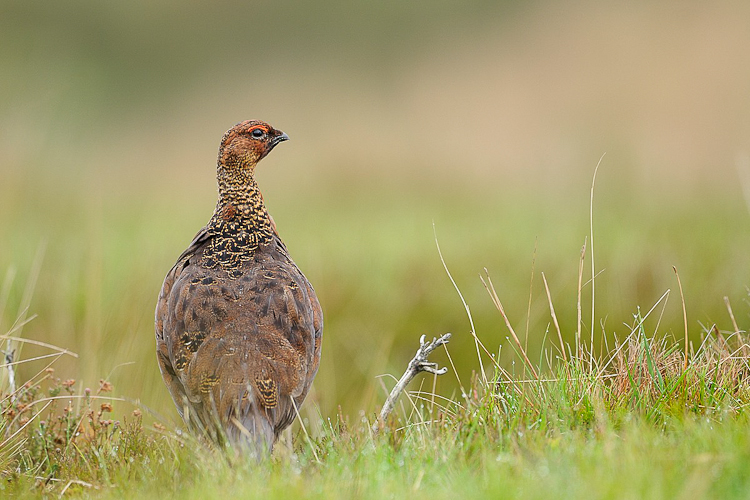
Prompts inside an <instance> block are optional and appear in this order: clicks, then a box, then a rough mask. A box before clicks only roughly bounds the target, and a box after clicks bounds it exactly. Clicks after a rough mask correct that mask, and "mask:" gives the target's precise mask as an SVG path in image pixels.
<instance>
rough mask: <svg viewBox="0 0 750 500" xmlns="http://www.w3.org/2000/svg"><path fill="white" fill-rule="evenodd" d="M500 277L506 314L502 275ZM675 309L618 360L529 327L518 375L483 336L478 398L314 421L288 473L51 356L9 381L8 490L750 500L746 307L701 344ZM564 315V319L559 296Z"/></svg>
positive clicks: (281, 458)
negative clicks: (539, 345)
mask: <svg viewBox="0 0 750 500" xmlns="http://www.w3.org/2000/svg"><path fill="white" fill-rule="evenodd" d="M485 282H486V284H487V288H488V291H489V292H490V296H491V297H492V298H493V302H495V305H496V306H497V307H498V309H499V310H500V311H501V313H502V315H503V317H504V316H505V311H504V309H503V307H502V304H501V303H500V300H499V298H498V296H497V293H496V291H495V289H494V286H493V285H492V282H491V280H490V279H489V276H488V277H487V278H486V281H485ZM584 286H585V284H584ZM668 296H669V292H667V293H665V294H664V295H663V296H662V297H661V298H660V299H659V300H658V301H657V302H656V303H655V304H654V305H653V306H652V307H651V308H650V309H649V310H648V311H647V312H645V313H642V312H641V311H640V310H636V312H635V314H634V315H633V321H632V324H631V325H630V326H629V328H628V331H629V333H628V334H627V336H626V337H625V338H622V339H616V338H614V337H613V336H612V335H605V333H604V332H602V333H601V335H602V340H603V342H602V351H603V352H602V353H600V354H596V353H592V352H591V351H592V349H591V344H590V343H588V342H586V341H581V340H577V341H576V342H575V343H574V344H565V345H564V347H562V346H560V344H559V342H553V341H552V340H550V339H556V338H558V335H557V333H550V332H549V331H548V332H547V334H548V335H546V336H545V338H546V339H547V340H546V343H545V346H546V347H545V348H544V349H543V356H542V357H541V358H540V360H539V361H538V362H536V363H534V362H532V361H531V360H530V359H529V356H528V355H527V353H526V351H525V349H524V346H523V344H522V343H521V342H520V341H519V340H518V337H517V336H516V333H515V332H514V331H513V329H512V327H511V328H510V334H511V335H510V338H511V341H510V343H509V346H511V347H513V348H514V349H515V350H516V354H517V363H513V365H512V366H513V367H515V368H512V369H511V370H509V369H507V368H503V367H502V366H501V365H500V364H499V363H497V362H496V361H495V359H496V358H497V357H498V356H495V355H493V354H491V351H490V348H492V349H495V348H496V346H486V345H484V344H483V343H482V341H481V339H480V338H479V337H477V336H475V337H474V338H475V342H476V348H477V353H478V358H477V366H476V369H475V371H474V374H473V376H472V378H471V379H470V380H460V378H459V375H458V371H457V370H456V369H455V366H452V363H453V361H452V359H451V358H450V357H449V358H448V359H450V363H449V364H450V365H451V366H449V371H448V373H447V374H445V375H443V376H444V377H450V376H455V377H456V378H458V380H457V383H458V386H459V387H460V388H461V390H460V394H458V393H457V394H453V395H450V396H446V395H441V394H437V393H435V389H434V387H435V382H436V380H437V375H432V374H430V375H427V374H425V375H421V376H420V377H421V379H419V380H418V382H417V381H415V382H414V383H413V384H412V390H411V391H410V392H408V393H407V397H403V398H401V400H400V401H399V403H398V405H397V411H396V412H395V414H394V415H393V416H392V417H391V418H390V419H389V421H388V423H387V425H386V428H385V429H384V430H383V432H381V433H379V434H378V435H373V431H372V427H371V425H372V422H373V421H374V418H375V408H368V409H366V410H364V411H363V412H362V413H361V414H360V416H359V418H357V419H351V418H348V417H345V416H343V415H342V414H341V413H339V414H338V415H336V416H334V417H330V418H323V417H319V421H318V422H316V425H315V426H310V425H309V424H310V417H309V416H308V417H307V418H305V419H304V421H303V422H302V423H303V424H305V423H307V424H308V425H302V426H299V427H298V428H297V431H296V432H295V433H294V434H292V433H291V432H289V433H287V434H286V435H285V436H284V438H283V439H282V440H281V442H280V443H279V445H278V446H277V449H276V452H275V455H274V458H273V460H272V461H271V462H270V463H267V464H262V465H261V466H259V465H258V464H256V463H254V462H252V463H249V462H247V461H245V460H243V459H242V457H239V456H237V455H235V454H234V453H233V452H232V450H219V449H215V448H214V447H212V446H211V445H210V444H209V443H206V442H203V441H201V440H198V439H196V438H194V437H192V436H190V435H187V434H185V433H183V432H182V431H181V430H180V429H177V428H168V427H167V426H166V425H165V424H164V423H160V422H159V421H158V420H153V419H149V421H152V423H150V424H145V423H144V413H147V412H148V411H149V410H148V408H146V407H137V406H135V407H134V406H133V405H132V403H129V402H128V401H126V400H125V399H123V398H122V397H115V396H113V394H116V391H115V389H116V388H114V387H113V386H112V384H111V383H109V382H108V381H106V380H101V381H100V383H99V385H98V387H93V388H85V387H81V385H80V384H79V383H77V382H76V381H75V380H66V379H64V378H62V377H59V376H58V374H57V373H56V371H55V369H54V367H53V366H52V365H53V363H54V362H55V360H57V359H58V358H59V357H61V356H65V355H68V354H72V353H69V352H68V351H66V350H64V349H61V348H58V347H55V346H51V345H46V346H45V347H46V348H47V349H49V350H50V351H51V353H52V355H51V356H50V362H49V364H48V366H46V367H45V368H44V369H43V370H41V371H39V372H38V373H36V375H34V376H33V377H31V378H29V379H28V380H26V381H24V382H22V383H21V382H18V383H16V381H14V380H12V377H11V379H10V380H9V379H8V378H6V379H5V386H4V387H3V391H2V397H1V398H0V411H2V419H1V420H0V422H1V423H0V431H1V433H2V442H0V471H1V473H2V482H0V491H3V495H9V496H16V495H17V496H26V495H32V496H33V495H36V496H40V497H44V496H52V495H55V496H65V495H70V496H73V495H84V496H97V497H107V496H112V497H123V496H128V497H133V496H134V495H136V494H143V495H147V496H157V495H159V496H165V495H166V496H170V495H175V496H177V495H179V496H180V497H187V498H221V497H226V496H227V495H231V496H239V495H242V496H245V497H250V498H254V497H260V496H277V497H286V498H289V497H298V498H404V497H406V496H407V495H409V496H412V497H425V498H428V497H429V498H456V497H461V498H476V497H480V496H487V497H497V496H498V495H502V496H503V497H507V498H537V497H538V498H549V496H550V495H554V496H555V497H556V498H568V497H569V498H574V497H578V498H580V497H581V496H584V497H586V498H608V497H617V498H663V497H666V496H670V497H671V496H684V497H686V498H699V497H721V498H731V497H739V496H744V494H745V493H746V491H747V488H748V487H749V486H750V479H749V478H748V474H747V473H746V470H747V467H746V465H747V463H749V462H748V460H750V433H748V432H747V428H748V425H749V424H750V415H749V414H748V412H747V410H746V408H747V405H748V402H750V379H749V378H748V375H750V366H749V365H748V359H750V345H748V342H747V340H748V339H747V336H746V334H745V331H744V330H742V329H740V327H739V325H737V324H736V320H735V317H734V314H733V312H732V310H731V306H730V304H729V302H728V301H727V307H728V311H729V317H730V318H731V325H730V326H729V327H728V328H726V329H720V328H719V327H718V326H717V325H712V326H710V327H706V328H704V329H703V331H702V332H701V342H700V344H698V345H694V344H692V343H688V344H687V346H686V345H685V343H684V341H683V340H682V339H680V340H679V341H678V340H676V339H674V338H672V337H671V336H669V335H663V334H660V333H659V326H660V322H661V316H660V312H661V311H663V309H664V307H665V303H666V300H667V298H668ZM548 304H549V306H550V310H551V311H554V306H553V304H552V299H551V297H548ZM743 307H744V306H743ZM467 310H468V308H467ZM553 314H554V313H553ZM551 317H554V316H551ZM509 324H510V323H509ZM551 324H552V325H556V324H557V323H556V321H551ZM554 328H555V327H554V326H553V331H554ZM11 333H12V332H11ZM7 337H8V336H7V335H6V336H4V338H7ZM559 338H562V336H560V337H559ZM580 338H581V334H580V331H579V332H577V335H576V339H580ZM608 339H609V340H608ZM415 340H416V339H415ZM27 342H33V341H31V340H27ZM449 348H450V346H448V349H449ZM23 362H24V361H23V360H22V361H21V363H23ZM16 366H17V365H10V364H9V363H8V362H6V363H5V364H4V365H3V370H5V371H6V372H7V374H9V375H13V374H14V371H15V370H14V367H16ZM451 374H453V375H451ZM417 384H419V385H417ZM115 408H117V410H118V411H119V412H116V411H115ZM125 408H132V409H130V410H125ZM308 415H309V413H308ZM308 427H310V428H311V429H312V428H313V427H314V428H315V429H318V431H316V432H308Z"/></svg>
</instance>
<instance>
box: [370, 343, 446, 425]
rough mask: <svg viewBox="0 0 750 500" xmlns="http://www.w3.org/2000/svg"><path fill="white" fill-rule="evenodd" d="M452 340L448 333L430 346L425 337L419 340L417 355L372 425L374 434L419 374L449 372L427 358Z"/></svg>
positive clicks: (410, 362)
mask: <svg viewBox="0 0 750 500" xmlns="http://www.w3.org/2000/svg"><path fill="white" fill-rule="evenodd" d="M450 338H451V334H450V333H446V334H445V335H442V336H441V337H440V338H438V339H435V338H433V339H432V342H430V343H429V344H428V343H425V336H424V335H422V336H421V337H420V338H419V349H417V353H416V354H415V355H414V357H413V358H412V360H411V361H409V366H407V367H406V371H405V372H404V374H403V375H401V378H400V379H399V380H398V382H396V385H395V386H394V387H393V389H392V390H391V393H390V394H389V395H388V399H386V400H385V403H383V409H382V410H380V415H379V416H378V419H377V420H376V421H375V423H374V424H372V432H373V434H377V433H378V432H380V429H381V428H382V427H383V426H384V425H385V422H386V420H387V419H388V415H390V414H391V412H393V408H394V406H395V405H396V400H398V397H399V396H400V395H401V393H402V392H404V389H406V386H407V385H409V382H411V381H412V379H413V378H414V377H416V376H417V374H418V373H419V372H428V373H433V374H435V375H443V374H444V373H445V372H447V371H448V368H446V367H443V368H438V364H437V363H431V362H430V361H427V357H428V356H429V355H430V353H432V351H434V350H435V349H437V348H438V347H439V346H441V345H443V344H447V343H448V341H449V340H450Z"/></svg>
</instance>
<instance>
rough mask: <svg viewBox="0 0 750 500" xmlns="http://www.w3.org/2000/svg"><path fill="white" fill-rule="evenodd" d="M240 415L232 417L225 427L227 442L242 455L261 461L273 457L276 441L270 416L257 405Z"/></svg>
mask: <svg viewBox="0 0 750 500" xmlns="http://www.w3.org/2000/svg"><path fill="white" fill-rule="evenodd" d="M244 410H245V411H243V412H241V414H240V415H232V416H230V418H229V421H228V422H227V425H226V427H225V431H226V438H227V442H228V444H229V445H230V446H232V447H233V448H237V449H238V451H240V452H241V453H249V454H251V455H254V456H255V457H256V458H258V459H259V460H261V459H263V458H265V457H268V456H270V455H271V450H272V449H273V443H274V441H275V440H276V439H275V438H276V436H275V434H274V430H273V426H272V425H271V422H270V420H269V419H268V416H267V415H265V412H264V410H263V409H262V408H259V407H258V405H257V404H251V405H249V406H248V407H246V408H245V409H244Z"/></svg>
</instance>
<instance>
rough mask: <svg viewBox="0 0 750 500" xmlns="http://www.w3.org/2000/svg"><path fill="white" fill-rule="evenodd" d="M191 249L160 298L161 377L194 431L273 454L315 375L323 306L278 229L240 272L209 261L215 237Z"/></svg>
mask: <svg viewBox="0 0 750 500" xmlns="http://www.w3.org/2000/svg"><path fill="white" fill-rule="evenodd" d="M197 240H200V238H197ZM192 247H193V248H192V249H188V251H187V252H186V254H184V255H183V256H182V258H181V259H180V260H179V261H178V262H177V264H176V265H175V267H174V268H173V269H172V270H171V271H170V272H169V274H168V275H167V277H166V279H165V280H164V284H163V286H162V291H161V294H160V296H159V301H158V304H157V310H156V337H157V352H158V359H159V365H160V367H161V371H162V375H163V376H164V379H165V381H166V382H167V386H168V387H169V390H170V392H171V394H172V397H173V399H174V401H175V404H176V405H177V408H178V410H179V411H180V414H181V415H182V416H183V418H184V419H185V420H186V421H188V422H190V423H191V424H192V425H193V426H194V427H197V428H199V429H201V430H203V431H205V432H207V433H208V434H210V435H214V436H216V437H219V436H217V434H222V433H223V434H224V435H225V436H224V437H226V438H227V439H228V440H229V441H230V442H232V443H250V444H251V445H252V446H254V447H255V448H259V449H268V450H270V448H271V446H272V444H273V442H274V441H275V439H276V438H277V437H278V434H279V433H280V432H281V430H283V429H284V428H285V427H287V426H288V425H289V424H290V423H291V422H292V421H293V420H294V418H295V416H296V408H295V406H296V407H297V408H298V407H299V405H300V404H301V403H302V401H303V400H304V398H305V396H306V395H307V392H308V390H309V388H310V385H311V383H312V380H313V378H314V376H315V373H316V372H317V369H318V364H319V361H320V341H321V334H322V326H323V325H322V312H321V309H320V304H319V303H318V300H317V297H316V296H315V292H314V291H313V289H312V286H311V285H310V283H309V282H308V280H307V279H306V278H305V276H304V275H303V274H302V273H301V271H300V270H299V269H298V268H297V266H296V265H295V264H294V262H293V261H292V260H291V258H289V255H288V254H287V252H286V248H285V247H284V245H283V244H282V243H281V241H280V240H279V239H278V236H277V235H275V234H274V237H273V238H272V241H271V242H270V243H269V244H266V245H261V246H260V247H259V248H257V249H256V250H255V251H254V252H253V253H252V256H251V257H250V258H248V259H244V260H242V259H241V262H240V263H239V265H238V266H235V267H234V269H233V272H232V271H229V272H228V271H227V270H226V269H225V268H223V267H221V266H220V265H215V266H213V267H206V260H207V259H206V258H205V255H206V254H208V253H209V252H210V248H211V238H210V237H208V238H205V241H197V242H196V243H195V244H194V245H192ZM217 424H218V425H217Z"/></svg>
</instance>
